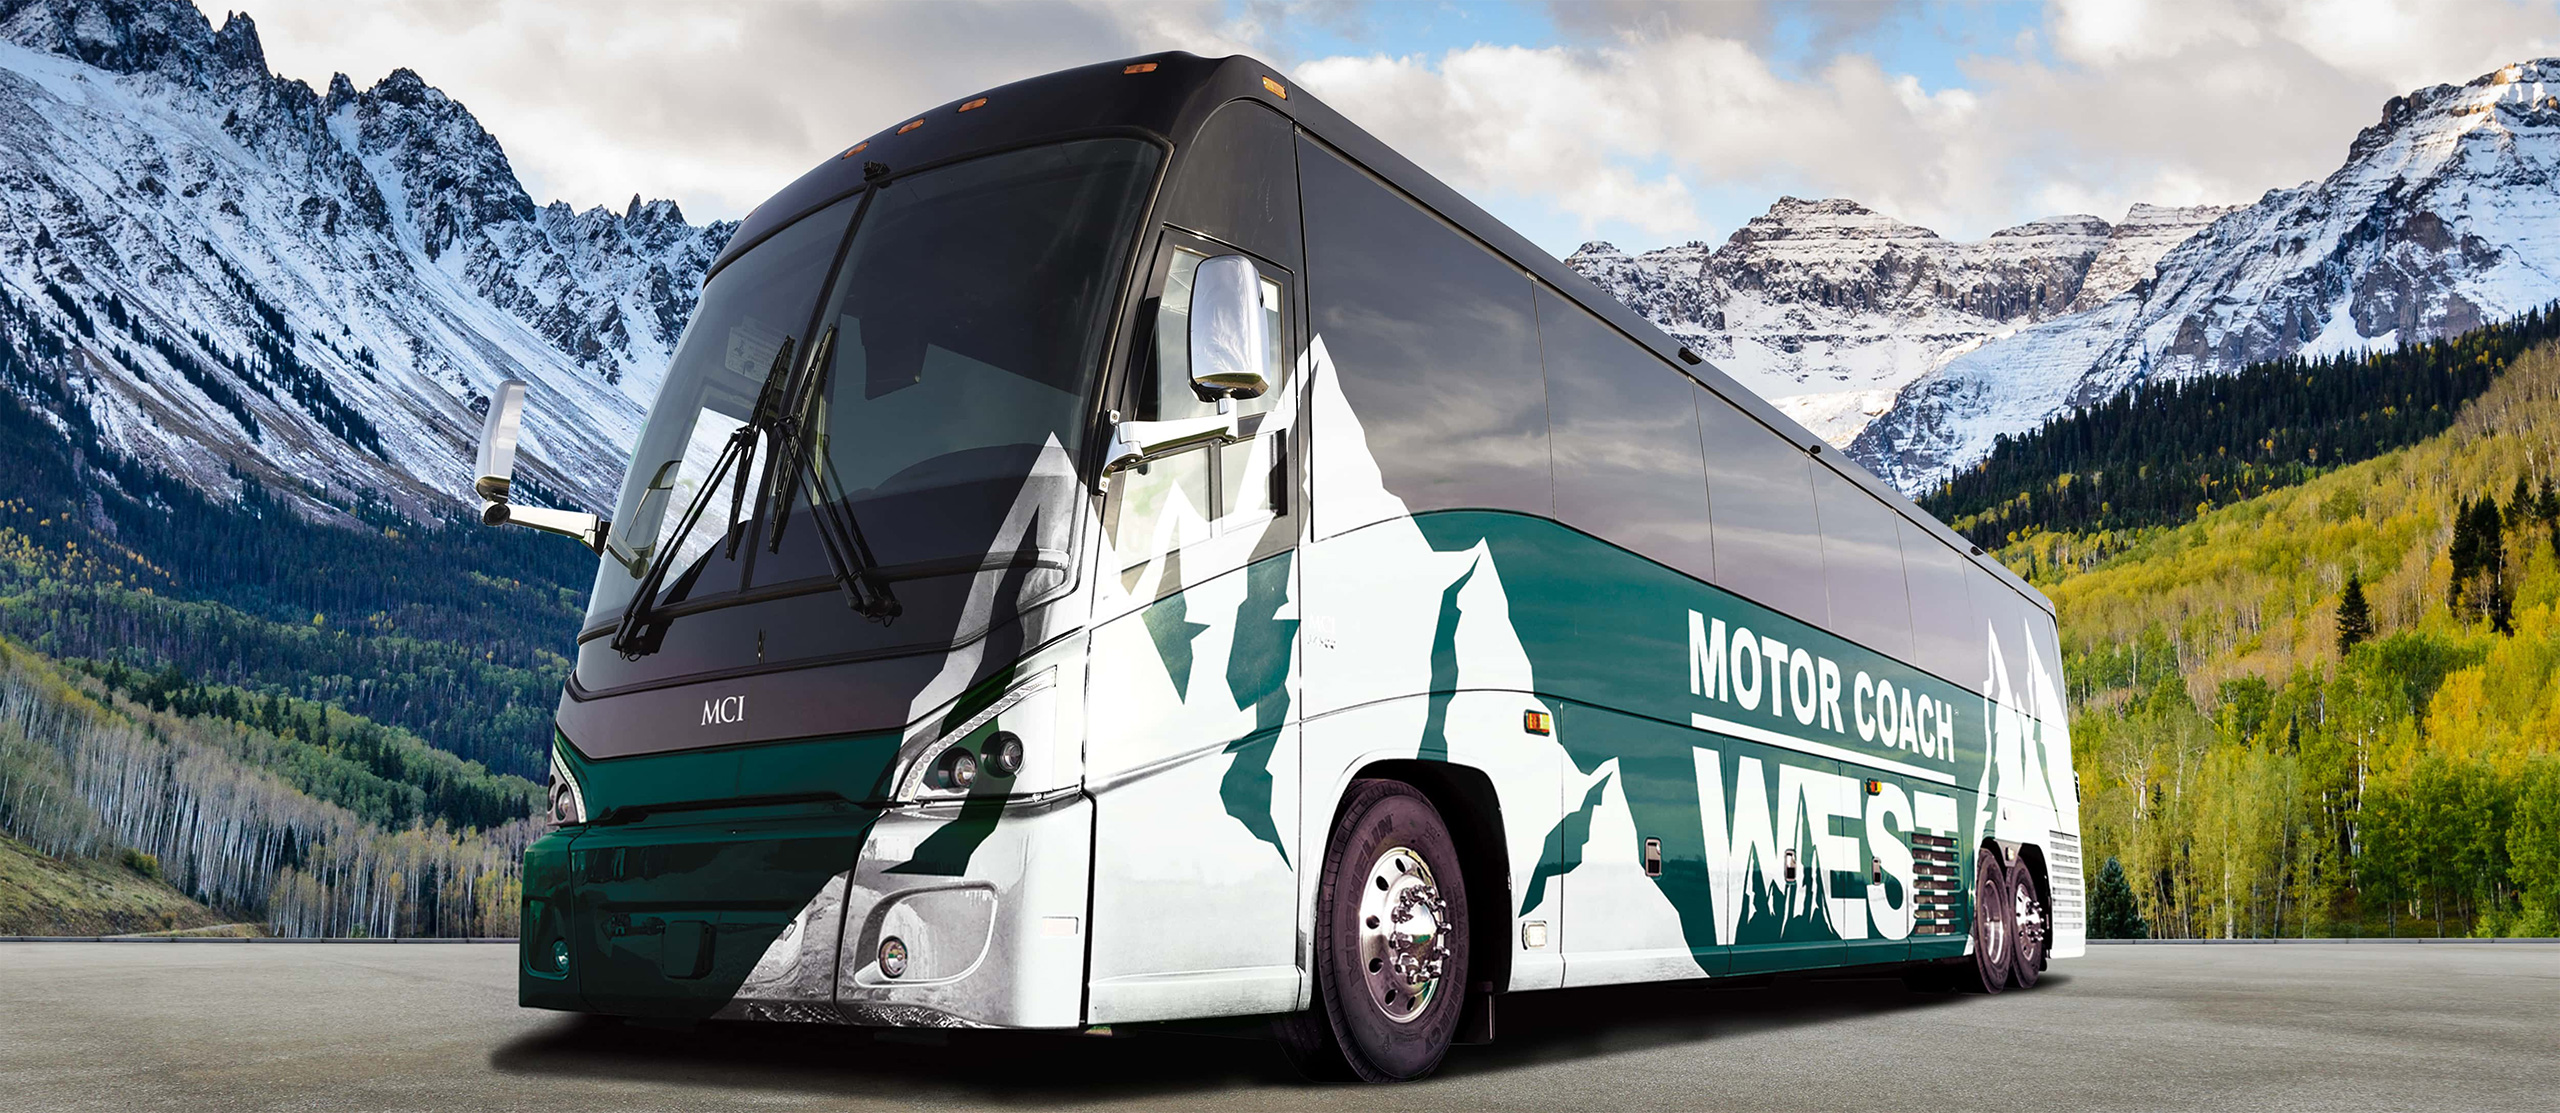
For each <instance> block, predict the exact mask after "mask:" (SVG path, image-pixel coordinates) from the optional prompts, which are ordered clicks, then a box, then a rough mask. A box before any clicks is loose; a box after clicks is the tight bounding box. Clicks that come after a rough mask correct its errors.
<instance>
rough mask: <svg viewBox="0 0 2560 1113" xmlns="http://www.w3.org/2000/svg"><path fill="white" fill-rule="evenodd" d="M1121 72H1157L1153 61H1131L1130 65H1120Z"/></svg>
mask: <svg viewBox="0 0 2560 1113" xmlns="http://www.w3.org/2000/svg"><path fill="white" fill-rule="evenodd" d="M1120 72H1121V73H1124V74H1131V73H1154V72H1156V64H1155V63H1153V62H1131V63H1129V64H1128V65H1125V66H1122V67H1120Z"/></svg>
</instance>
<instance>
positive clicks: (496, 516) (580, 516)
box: [480, 502, 612, 553]
mask: <svg viewBox="0 0 2560 1113" xmlns="http://www.w3.org/2000/svg"><path fill="white" fill-rule="evenodd" d="M510 522H512V523H514V524H516V525H520V526H523V527H525V528H527V529H538V530H541V531H542V532H544V533H556V534H559V535H560V536H562V537H574V538H577V539H578V543H579V544H581V545H585V546H586V547H588V548H590V549H593V550H595V551H596V552H598V553H602V552H604V537H605V533H606V531H607V530H608V529H610V528H611V527H612V523H610V522H607V521H605V520H604V519H602V518H599V517H597V516H595V515H593V514H588V513H585V512H583V511H577V510H553V509H551V508H549V507H543V506H514V505H511V504H508V503H503V502H493V503H490V504H488V505H487V506H483V507H481V508H480V524H482V525H489V526H500V525H506V524H508V523H510Z"/></svg>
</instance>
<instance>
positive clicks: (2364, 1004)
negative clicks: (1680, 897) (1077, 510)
mask: <svg viewBox="0 0 2560 1113" xmlns="http://www.w3.org/2000/svg"><path fill="white" fill-rule="evenodd" d="M514 955H515V950H514V948H512V947H507V946H488V945H483V946H460V945H456V946H346V945H339V946H329V945H287V944H228V945H226V944H188V943H174V944H135V943H124V944H117V943H103V944H82V943H11V944H0V1110H7V1111H9V1113H16V1111H20V1110H29V1111H39V1110H40V1111H52V1110H119V1111H121V1110H163V1109H174V1110H184V1111H186V1113H217V1111H222V1110H232V1109H257V1110H265V1109H290V1110H340V1109H347V1110H477V1109H523V1110H538V1111H541V1113H568V1111H574V1110H588V1109H598V1110H614V1111H616V1113H624V1111H641V1110H660V1109H667V1110H691V1109H723V1110H725V1109H755V1110H762V1109H878V1108H911V1107H932V1108H954V1107H957V1108H976V1107H1032V1108H1046V1107H1051V1106H1058V1105H1093V1106H1104V1107H1113V1108H1146V1109H1184V1110H1188V1109H1221V1110H1225V1109H1328V1108H1341V1109H1360V1110H1369V1111H1375V1110H1379V1109H1389V1108H1392V1109H1394V1110H1397V1111H1398V1113H1405V1111H1420V1110H1437V1109H1454V1110H1466V1111H1468V1113H1482V1111H1486V1110H1498V1109H1522V1110H1569V1111H1573V1113H1590V1111H1595V1110H1609V1109H1715V1110H1763V1109H1768V1110H1776V1109H1801V1110H1822V1111H1825V1113H1839V1111H1849V1110H1866V1109H1890V1110H1927V1111H1929V1113H1950V1111H1955V1110H1976V1109H1980V1110H2003V1111H2007V1110H2041V1109H2062V1110H2185V1109H2193V1110H2214V1111H2217V1113H2223V1111H2242V1110H2507V1109H2513V1110H2535V1111H2541V1113H2549V1111H2551V1110H2554V1109H2560V944H2523V945H2494V946H2492V945H2482V946H2412V945H2370V944H2368V945H2340V946H2318V945H2310V946H2145V947H2105V948H2092V949H2091V955H2090V957H2088V958H2086V959H2080V960H2076V961H2072V962H2068V963H2056V964H2055V966H2054V969H2053V971H2052V972H2051V973H2050V974H2048V975H2047V976H2046V979H2045V984H2044V985H2043V986H2042V987H2040V988H2038V989H2036V990H2034V991H2031V992H2026V993H2019V992H2011V993H2008V994H2004V995H2001V996H1998V997H1969V996H1943V997H1942V996H1920V995H1914V994H1911V993H1908V992H1906V991H1905V990H1904V989H1903V987H1902V984H1901V983H1900V982H1899V981H1888V980H1873V979H1867V980H1782V981H1780V982H1777V983H1776V984H1774V985H1768V986H1761V987H1753V988H1705V987H1704V986H1705V983H1693V984H1692V985H1689V986H1652V987H1641V988H1634V989H1605V990H1570V991H1564V992H1560V993H1545V994H1535V995H1528V996H1522V997H1515V998H1508V999H1506V1000H1505V1001H1504V1002H1503V1009H1502V1012H1501V1014H1500V1017H1499V1021H1500V1024H1499V1027H1500V1029H1501V1033H1502V1039H1501V1042H1499V1043H1496V1044H1493V1045H1491V1046H1487V1047H1462V1048H1459V1049H1457V1051H1456V1052H1455V1053H1453V1054H1452V1055H1451V1056H1450V1058H1449V1061H1448V1063H1447V1065H1446V1066H1445V1067H1444V1068H1443V1069H1442V1070H1441V1072H1440V1075H1439V1076H1438V1077H1436V1078H1433V1079H1430V1080H1428V1081H1425V1082H1422V1083H1419V1084H1416V1085H1411V1086H1406V1087H1401V1088H1398V1089H1395V1090H1393V1091H1391V1092H1382V1091H1379V1090H1373V1089H1362V1088H1349V1087H1334V1088H1316V1087H1309V1086H1306V1085H1303V1084H1301V1083H1300V1082H1298V1081H1297V1079H1296V1077H1295V1076H1294V1075H1292V1074H1291V1073H1290V1071H1289V1068H1288V1067H1287V1066H1286V1065H1285V1064H1284V1063H1283V1062H1282V1061H1281V1059H1280V1057H1279V1055H1278V1053H1277V1052H1275V1051H1273V1050H1272V1049H1271V1048H1269V1047H1268V1046H1266V1045H1264V1044H1261V1043H1258V1042H1252V1041H1245V1040H1233V1039H1213V1038H1205V1037H1198V1036H1179V1035H1169V1034H1139V1035H1128V1036H1122V1037H1119V1038H1112V1039H1100V1038H1093V1037H1083V1036H1061V1035H1031V1034H1021V1033H958V1034H955V1035H953V1036H951V1037H950V1038H949V1039H947V1040H945V1041H934V1042H915V1041H916V1040H917V1039H918V1037H917V1036H912V1035H910V1036H907V1037H906V1038H904V1039H895V1038H880V1037H875V1036H872V1035H870V1034H868V1033H866V1032H862V1031H859V1030H848V1029H836V1028H821V1027H798V1026H755V1027H744V1026H738V1027H732V1026H712V1027H706V1028H701V1029H696V1030H694V1031H690V1032H677V1031H666V1030H657V1029H649V1028H640V1027H629V1026H624V1025H620V1024H614V1023H599V1022H595V1021H591V1020H584V1019H580V1018H576V1017H569V1016H562V1015H558V1014H552V1013H539V1012H528V1011H523V1010H519V1009H517V1008H516V1006H515V981H514V976H513V973H512V967H511V965H510V964H511V963H512V961H513V959H514Z"/></svg>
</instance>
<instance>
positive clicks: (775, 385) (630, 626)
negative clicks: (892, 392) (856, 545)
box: [613, 337, 794, 660]
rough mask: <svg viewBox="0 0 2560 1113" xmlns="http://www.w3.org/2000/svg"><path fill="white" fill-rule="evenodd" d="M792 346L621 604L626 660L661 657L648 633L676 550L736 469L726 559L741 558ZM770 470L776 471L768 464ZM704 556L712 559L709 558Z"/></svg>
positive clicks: (619, 640) (616, 634) (778, 355)
mask: <svg viewBox="0 0 2560 1113" xmlns="http://www.w3.org/2000/svg"><path fill="white" fill-rule="evenodd" d="M793 344H794V338H792V337H784V338H783V341H782V347H781V349H780V350H778V351H776V352H774V353H773V366H772V367H770V368H767V369H766V371H765V376H764V385H763V386H762V387H761V388H759V389H758V390H757V391H756V404H755V408H754V409H753V410H751V411H749V412H748V414H747V420H746V422H745V424H742V425H740V426H738V428H737V430H736V431H735V432H732V433H730V434H729V443H728V444H726V445H723V446H722V447H721V449H720V457H719V459H717V460H715V461H714V462H713V463H712V465H711V470H710V471H709V472H707V473H705V474H704V475H703V477H702V487H701V489H700V490H697V491H695V492H694V495H693V502H692V504H690V505H688V506H686V507H685V511H684V516H683V517H681V518H678V519H676V528H675V532H673V533H671V534H669V535H668V536H667V539H666V540H665V541H664V542H663V543H662V547H661V548H660V549H659V550H658V551H657V552H655V553H652V554H650V558H649V567H648V570H647V571H646V572H644V573H642V574H641V576H640V583H639V585H638V586H637V587H635V588H634V589H633V590H632V593H631V601H630V602H629V603H626V604H624V605H623V608H622V621H621V623H619V624H618V625H616V626H615V628H614V631H613V650H614V652H616V653H619V654H621V655H622V656H623V658H624V659H625V660H638V659H640V658H641V657H644V656H647V655H649V654H651V653H655V652H657V649H658V645H657V638H655V637H652V636H651V631H650V627H651V622H650V615H651V612H652V611H654V610H655V609H656V608H657V599H658V592H659V590H660V589H661V588H662V587H663V586H664V585H665V583H666V581H667V572H668V571H669V570H670V569H671V568H673V567H674V565H675V557H676V553H677V551H678V550H680V549H682V548H683V547H684V539H685V538H687V537H689V536H692V534H693V527H694V526H695V525H696V524H698V523H699V522H701V520H702V512H703V511H704V510H705V509H708V508H709V507H710V505H711V499H712V497H713V496H714V495H716V494H718V493H719V490H720V481H721V480H722V479H723V478H726V477H728V476H729V474H730V469H732V468H734V469H736V470H737V478H736V482H735V484H734V485H733V486H732V488H731V490H730V492H729V528H730V531H731V533H730V537H729V554H728V555H729V556H730V557H731V558H733V559H734V558H735V557H736V556H737V553H738V532H737V530H738V515H737V512H738V509H739V504H740V503H741V502H742V501H744V499H745V497H746V486H747V471H748V467H747V464H746V461H747V459H748V458H749V457H751V456H753V455H754V454H755V450H756V439H757V437H758V436H759V435H760V434H761V433H763V432H764V430H765V428H766V427H767V426H768V425H770V424H772V423H773V420H774V416H775V415H777V414H779V412H780V409H781V404H780V399H781V396H782V394H783V391H784V381H785V380H786V379H788V378H789V377H790V372H791V367H792V362H791V354H792V348H793ZM766 470H767V471H768V472H769V471H771V470H772V469H771V467H770V466H769V465H768V467H767V468H766ZM769 478H770V477H769V476H768V479H769ZM703 555H704V556H706V557H708V556H709V555H710V554H708V553H705V554H703Z"/></svg>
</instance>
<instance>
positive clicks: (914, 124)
mask: <svg viewBox="0 0 2560 1113" xmlns="http://www.w3.org/2000/svg"><path fill="white" fill-rule="evenodd" d="M923 126H924V117H922V116H918V117H916V118H915V119H912V120H909V121H907V122H906V123H905V124H903V125H901V126H900V127H899V128H898V134H900V135H905V134H906V133H908V132H911V131H914V130H916V129H917V128H920V127H923Z"/></svg>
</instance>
